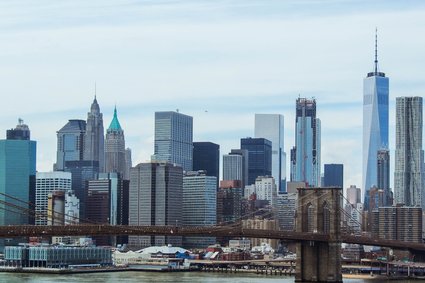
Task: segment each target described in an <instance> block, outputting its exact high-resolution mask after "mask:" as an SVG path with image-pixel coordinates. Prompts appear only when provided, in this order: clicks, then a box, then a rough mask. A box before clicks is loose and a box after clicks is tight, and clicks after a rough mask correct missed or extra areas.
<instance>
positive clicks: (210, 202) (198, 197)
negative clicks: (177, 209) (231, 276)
mask: <svg viewBox="0 0 425 283" xmlns="http://www.w3.org/2000/svg"><path fill="white" fill-rule="evenodd" d="M216 221H217V178H216V177H215V176H207V175H206V174H205V173H204V172H202V171H201V172H192V171H191V172H186V174H185V175H184V176H183V198H182V222H183V223H182V225H183V226H214V225H215V224H216ZM214 244H215V237H184V238H183V246H184V247H185V248H205V247H207V246H209V245H214Z"/></svg>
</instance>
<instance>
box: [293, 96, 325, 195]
mask: <svg viewBox="0 0 425 283" xmlns="http://www.w3.org/2000/svg"><path fill="white" fill-rule="evenodd" d="M320 141H321V139H320V119H319V118H316V100H315V99H307V98H298V99H297V101H296V118H295V146H294V147H293V148H292V149H291V182H305V183H307V184H308V186H309V187H317V186H320V166H321V161H320V158H321V144H320Z"/></svg>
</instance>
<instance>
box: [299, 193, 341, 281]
mask: <svg viewBox="0 0 425 283" xmlns="http://www.w3.org/2000/svg"><path fill="white" fill-rule="evenodd" d="M341 204H342V188H333V187H332V188H311V187H310V188H299V189H298V209H297V214H296V222H295V223H296V231H297V232H301V233H313V234H314V233H317V234H325V235H328V236H329V241H328V242H319V241H303V242H299V243H297V267H296V275H295V281H296V282H342V275H341V236H340V228H341V227H340V226H341V213H340V208H341Z"/></svg>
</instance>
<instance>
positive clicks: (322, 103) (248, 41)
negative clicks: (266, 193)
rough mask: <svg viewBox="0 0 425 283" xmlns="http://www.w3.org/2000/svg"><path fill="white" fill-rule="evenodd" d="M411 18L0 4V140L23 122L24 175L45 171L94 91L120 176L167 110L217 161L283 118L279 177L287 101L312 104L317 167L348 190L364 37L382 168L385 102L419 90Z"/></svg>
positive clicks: (260, 7) (358, 163) (289, 7)
mask: <svg viewBox="0 0 425 283" xmlns="http://www.w3.org/2000/svg"><path fill="white" fill-rule="evenodd" d="M424 16H425V2H424V1H408V0H406V1H389V0H377V1H367V0H288V1H284V0H196V1H195V0H139V1H136V0H91V1H86V0H73V1H65V0H39V1H32V0H27V1H24V0H2V1H1V2H0V30H1V31H2V32H1V33H0V96H1V104H0V105H1V108H2V109H1V111H0V138H5V136H6V130H7V129H10V128H13V127H15V126H16V124H17V121H18V118H22V119H24V121H25V123H26V124H28V126H29V127H30V130H31V138H32V139H33V140H36V141H37V170H38V171H41V172H42V171H51V170H52V166H53V163H54V162H55V160H56V131H58V130H59V129H60V128H61V127H62V126H64V125H65V124H66V123H67V121H68V119H86V118H87V112H88V111H89V109H90V105H91V103H92V101H93V98H94V94H95V84H96V94H97V100H98V102H99V105H100V108H101V112H103V117H104V127H105V128H107V127H108V126H109V123H110V121H111V120H112V116H113V108H114V106H115V105H116V106H117V110H118V117H119V120H120V123H121V126H122V127H123V129H124V132H125V137H126V146H127V147H130V148H131V149H132V154H133V165H136V164H137V163H140V162H145V161H148V160H150V156H151V155H152V153H153V139H154V112H155V111H170V110H176V109H179V111H180V112H181V113H184V114H187V115H190V116H193V119H194V141H212V142H215V143H218V144H219V145H220V154H226V153H228V152H229V151H230V149H232V148H239V146H240V138H244V137H250V136H251V137H253V136H254V115H255V113H273V114H282V115H284V117H285V118H284V119H285V151H286V153H287V164H288V166H287V167H288V168H289V151H290V148H291V147H292V146H293V145H294V143H295V137H294V125H295V117H294V115H295V101H296V99H297V98H298V97H307V98H312V97H314V98H315V99H316V102H317V117H318V118H320V119H321V121H322V133H321V135H322V153H321V154H322V166H323V164H326V163H343V164H344V186H345V187H348V186H349V185H354V184H355V185H357V186H358V187H361V184H362V178H361V171H362V158H361V156H362V94H363V78H364V77H365V76H366V74H367V72H370V71H372V70H373V60H374V44H375V42H374V40H375V29H376V28H377V29H378V53H379V54H378V57H379V69H380V71H382V72H385V73H386V75H387V76H388V77H389V78H390V145H389V147H390V150H391V158H392V159H393V156H394V147H395V137H394V135H395V98H396V97H399V96H422V95H423V93H424V90H425V80H424V73H425V72H424V70H425V69H424V66H425V56H424V50H425V37H424V36H423V33H424V30H425V17H424ZM393 168H394V166H392V169H391V170H393ZM322 172H323V169H322ZM287 174H288V178H289V169H288V172H287ZM391 182H392V180H391Z"/></svg>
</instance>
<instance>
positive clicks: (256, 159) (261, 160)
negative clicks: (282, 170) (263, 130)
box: [241, 138, 272, 185]
mask: <svg viewBox="0 0 425 283" xmlns="http://www.w3.org/2000/svg"><path fill="white" fill-rule="evenodd" d="M241 149H244V150H247V151H248V183H247V184H245V185H252V184H254V183H255V180H256V179H257V177H258V176H271V174H272V142H271V141H269V140H267V139H265V138H243V139H241Z"/></svg>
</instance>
